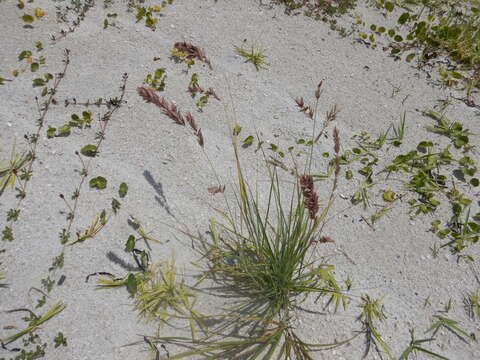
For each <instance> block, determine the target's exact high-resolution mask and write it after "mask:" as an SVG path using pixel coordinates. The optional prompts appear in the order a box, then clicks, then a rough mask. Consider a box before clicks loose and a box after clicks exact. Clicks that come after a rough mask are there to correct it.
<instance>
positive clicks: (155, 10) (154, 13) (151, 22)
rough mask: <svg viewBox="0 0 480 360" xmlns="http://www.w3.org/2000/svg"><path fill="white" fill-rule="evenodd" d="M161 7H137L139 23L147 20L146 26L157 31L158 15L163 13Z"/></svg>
mask: <svg viewBox="0 0 480 360" xmlns="http://www.w3.org/2000/svg"><path fill="white" fill-rule="evenodd" d="M161 9H162V8H161V7H160V6H157V5H155V6H149V7H145V6H137V14H136V15H135V17H136V19H137V22H139V21H142V20H143V19H145V26H146V27H148V28H150V29H151V30H152V31H155V29H156V27H157V23H158V20H159V18H158V14H159V13H160V11H161Z"/></svg>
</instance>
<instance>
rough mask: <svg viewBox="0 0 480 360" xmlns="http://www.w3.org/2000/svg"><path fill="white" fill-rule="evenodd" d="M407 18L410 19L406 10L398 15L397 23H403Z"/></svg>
mask: <svg viewBox="0 0 480 360" xmlns="http://www.w3.org/2000/svg"><path fill="white" fill-rule="evenodd" d="M408 20H410V14H409V13H408V12H405V13H403V14H402V15H400V17H399V18H398V23H399V24H401V25H403V24H405V23H406V22H407V21H408Z"/></svg>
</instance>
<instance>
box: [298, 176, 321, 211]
mask: <svg viewBox="0 0 480 360" xmlns="http://www.w3.org/2000/svg"><path fill="white" fill-rule="evenodd" d="M300 188H301V190H302V194H303V198H304V205H305V208H307V209H308V213H309V216H310V219H312V220H315V218H316V217H317V213H318V210H319V205H318V195H317V193H316V192H315V189H314V185H313V177H312V175H302V176H300Z"/></svg>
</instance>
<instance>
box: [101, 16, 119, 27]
mask: <svg viewBox="0 0 480 360" xmlns="http://www.w3.org/2000/svg"><path fill="white" fill-rule="evenodd" d="M117 16H118V15H117V13H108V14H107V17H106V18H105V20H103V28H104V29H106V28H108V27H109V26H113V27H115V26H116V24H115V21H112V20H111V19H116V18H117ZM109 20H110V21H109Z"/></svg>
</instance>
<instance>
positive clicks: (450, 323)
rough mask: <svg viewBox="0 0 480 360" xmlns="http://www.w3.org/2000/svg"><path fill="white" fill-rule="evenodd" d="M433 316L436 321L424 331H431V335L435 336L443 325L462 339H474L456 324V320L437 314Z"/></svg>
mask: <svg viewBox="0 0 480 360" xmlns="http://www.w3.org/2000/svg"><path fill="white" fill-rule="evenodd" d="M434 318H436V319H437V321H436V322H435V323H433V324H432V326H430V327H429V328H428V329H427V330H426V331H425V333H429V332H432V333H433V336H435V335H436V334H437V332H438V330H440V329H441V328H443V327H444V328H446V329H448V330H450V331H451V332H453V333H455V334H456V335H457V336H459V337H460V338H462V339H464V340H470V341H476V340H475V338H474V337H472V336H471V335H470V334H469V333H467V332H466V331H465V330H463V329H462V328H460V327H459V326H458V322H457V321H455V320H452V319H449V318H446V317H443V316H439V315H434Z"/></svg>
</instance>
